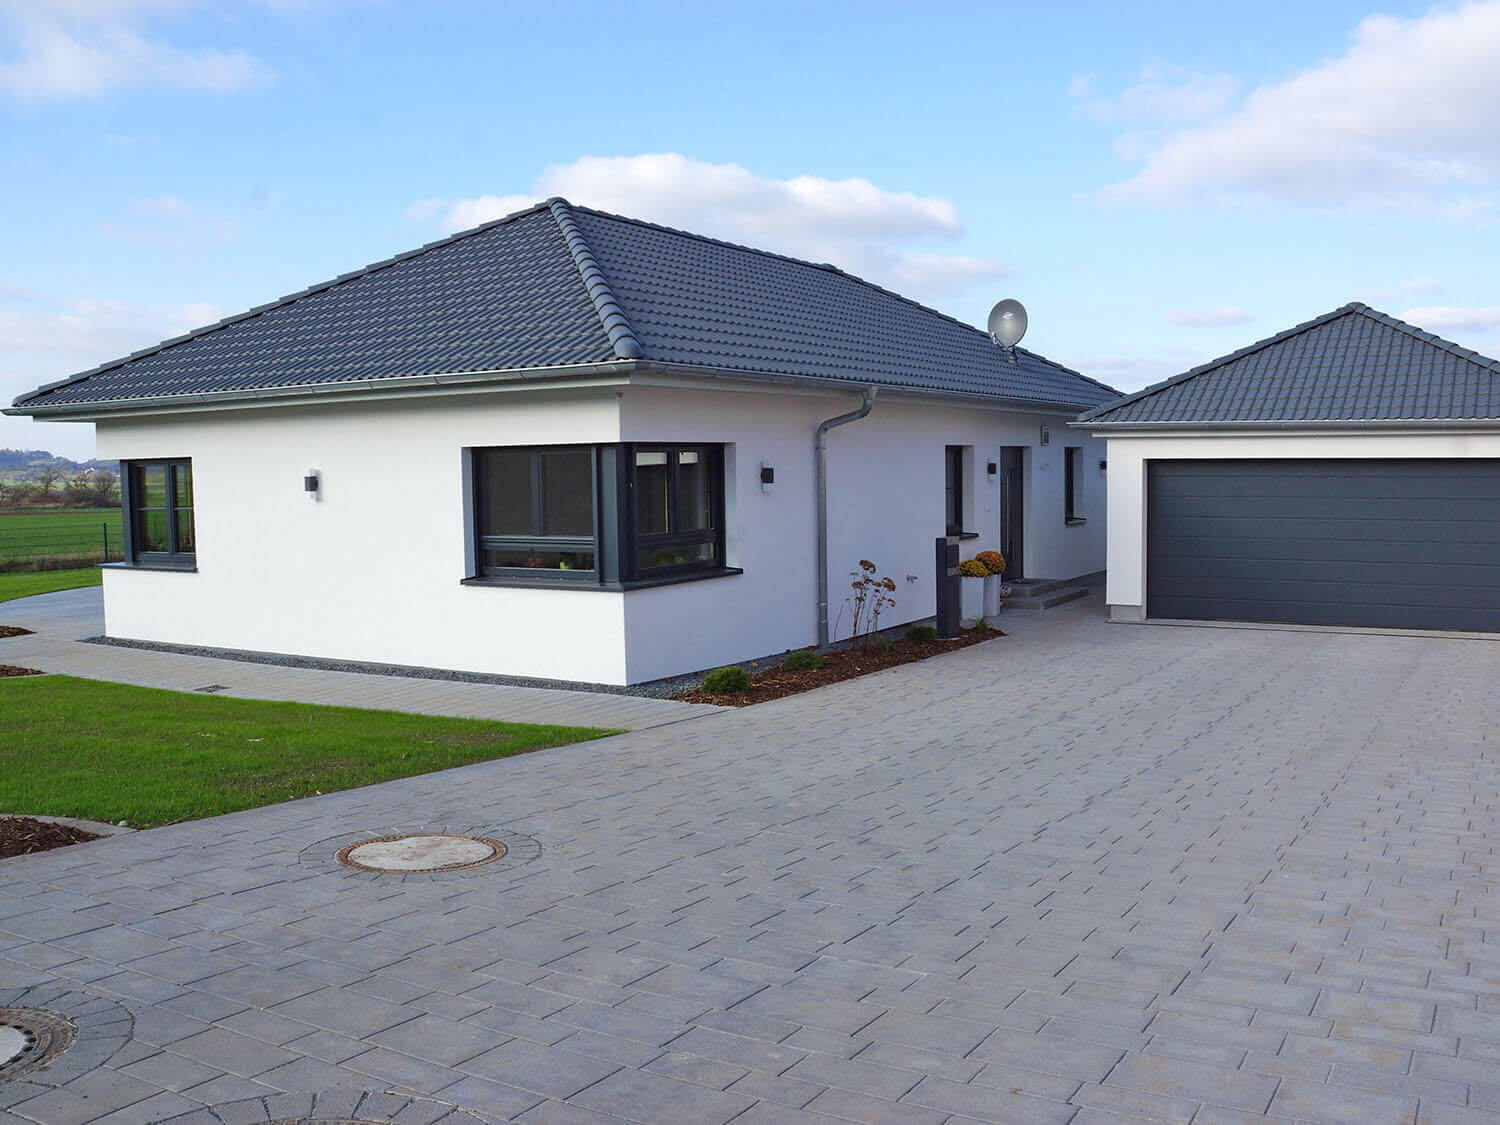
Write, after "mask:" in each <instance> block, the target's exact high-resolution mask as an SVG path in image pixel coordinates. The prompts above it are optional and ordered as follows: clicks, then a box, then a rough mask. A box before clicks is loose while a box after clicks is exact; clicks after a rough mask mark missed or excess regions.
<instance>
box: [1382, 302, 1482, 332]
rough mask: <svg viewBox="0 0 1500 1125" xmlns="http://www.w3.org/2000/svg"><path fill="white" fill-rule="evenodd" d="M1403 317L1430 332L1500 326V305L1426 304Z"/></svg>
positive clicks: (1410, 310)
mask: <svg viewBox="0 0 1500 1125" xmlns="http://www.w3.org/2000/svg"><path fill="white" fill-rule="evenodd" d="M1401 319H1402V320H1404V321H1406V322H1407V323H1408V324H1415V325H1416V326H1417V327H1418V328H1425V329H1427V330H1428V331H1429V332H1437V331H1443V330H1452V329H1455V328H1458V329H1463V328H1467V329H1471V330H1474V329H1487V328H1500V305H1479V306H1471V307H1467V308H1465V307H1463V306H1460V305H1426V306H1423V307H1421V308H1415V309H1407V310H1406V311H1405V312H1404V313H1402V314H1401Z"/></svg>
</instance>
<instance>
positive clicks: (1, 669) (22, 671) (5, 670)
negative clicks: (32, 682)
mask: <svg viewBox="0 0 1500 1125" xmlns="http://www.w3.org/2000/svg"><path fill="white" fill-rule="evenodd" d="M41 674H42V673H41V672H40V671H38V670H37V669H36V668H18V667H17V666H16V665H14V664H0V680H3V679H4V678H5V677H6V676H40V675H41Z"/></svg>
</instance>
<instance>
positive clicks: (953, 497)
mask: <svg viewBox="0 0 1500 1125" xmlns="http://www.w3.org/2000/svg"><path fill="white" fill-rule="evenodd" d="M943 464H944V473H943V478H944V479H943V497H944V501H945V507H946V511H947V515H946V524H947V529H948V530H947V533H948V534H949V535H965V534H967V533H966V532H965V531H964V447H963V446H961V445H950V446H948V447H947V449H946V450H945V451H944V458H943Z"/></svg>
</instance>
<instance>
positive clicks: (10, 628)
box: [0, 625, 32, 638]
mask: <svg viewBox="0 0 1500 1125" xmlns="http://www.w3.org/2000/svg"><path fill="white" fill-rule="evenodd" d="M31 632H32V631H31V630H30V629H23V628H21V627H20V626H19V625H0V638H3V637H29V636H31Z"/></svg>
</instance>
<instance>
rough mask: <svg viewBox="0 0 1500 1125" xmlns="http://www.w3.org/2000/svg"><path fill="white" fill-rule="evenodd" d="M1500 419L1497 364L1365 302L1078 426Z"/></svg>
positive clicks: (1091, 416)
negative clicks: (1373, 307)
mask: <svg viewBox="0 0 1500 1125" xmlns="http://www.w3.org/2000/svg"><path fill="white" fill-rule="evenodd" d="M1462 421H1500V362H1497V361H1496V360H1493V359H1490V358H1489V357H1488V356H1483V355H1480V354H1479V353H1478V352H1475V351H1471V350H1469V349H1468V348H1464V347H1460V346H1459V345H1458V344H1454V343H1451V342H1449V341H1448V340H1444V339H1442V338H1441V337H1439V336H1434V335H1433V334H1432V333H1431V332H1424V331H1422V330H1421V329H1420V328H1415V327H1413V326H1412V325H1410V324H1407V323H1406V322H1405V321H1401V320H1397V319H1396V318H1395V317H1393V316H1388V315H1387V314H1385V313H1382V312H1377V311H1376V310H1375V309H1372V308H1370V307H1369V306H1368V305H1363V304H1360V303H1359V302H1358V301H1356V302H1354V303H1352V304H1348V305H1345V306H1344V307H1343V308H1339V309H1335V310H1334V311H1333V312H1331V313H1327V314H1326V315H1324V316H1320V317H1318V318H1317V319H1315V320H1309V321H1308V322H1307V323H1305V324H1299V325H1297V326H1296V327H1295V328H1290V329H1288V330H1287V331H1285V332H1281V333H1279V334H1277V335H1275V336H1272V337H1270V338H1269V339H1266V340H1261V341H1260V342H1259V343H1256V344H1251V345H1250V346H1249V347H1247V348H1241V349H1240V350H1239V351H1237V352H1232V353H1230V354H1229V355H1226V356H1223V357H1222V358H1220V359H1216V360H1213V361H1212V362H1210V363H1205V364H1203V365H1202V366H1200V367H1195V368H1193V369H1192V370H1191V371H1187V372H1184V373H1183V374H1181V375H1178V376H1177V377H1176V378H1173V379H1168V380H1167V381H1166V382H1164V383H1158V384H1157V385H1156V386H1154V387H1147V388H1146V389H1145V390H1143V391H1137V392H1136V393H1135V394H1132V395H1128V396H1126V397H1125V398H1123V399H1120V400H1119V401H1117V402H1114V403H1112V404H1109V405H1106V406H1103V407H1100V408H1099V409H1096V410H1092V411H1090V412H1089V413H1087V414H1085V415H1083V416H1082V417H1081V418H1079V419H1078V422H1077V423H1076V424H1077V425H1081V426H1082V425H1087V426H1088V427H1089V428H1097V429H1099V430H1109V429H1112V428H1119V429H1126V428H1132V427H1146V426H1172V427H1183V428H1191V427H1193V426H1202V427H1205V428H1211V427H1216V426H1231V425H1288V424H1308V425H1311V424H1316V423H1334V424H1338V423H1344V424H1369V423H1375V422H1409V423H1423V422H1425V423H1434V424H1442V423H1454V422H1462Z"/></svg>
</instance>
